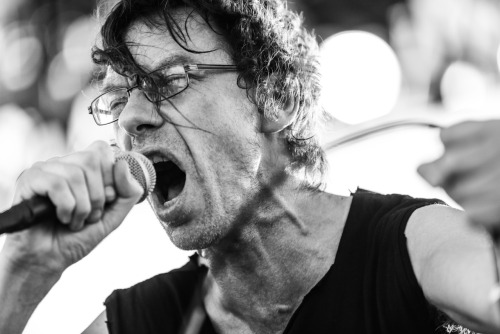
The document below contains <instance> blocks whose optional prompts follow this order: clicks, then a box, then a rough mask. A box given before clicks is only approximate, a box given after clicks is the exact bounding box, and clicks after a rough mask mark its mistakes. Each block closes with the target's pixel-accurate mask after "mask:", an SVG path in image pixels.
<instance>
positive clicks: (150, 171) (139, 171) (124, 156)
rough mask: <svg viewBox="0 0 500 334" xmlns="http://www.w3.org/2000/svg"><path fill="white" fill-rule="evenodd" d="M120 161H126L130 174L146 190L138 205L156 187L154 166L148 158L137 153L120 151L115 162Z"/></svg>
mask: <svg viewBox="0 0 500 334" xmlns="http://www.w3.org/2000/svg"><path fill="white" fill-rule="evenodd" d="M119 160H125V162H126V163H127V165H128V168H129V170H130V173H131V174H132V176H133V177H134V179H136V180H137V181H138V182H139V184H140V185H141V186H142V189H143V190H144V194H143V195H142V197H141V198H140V199H139V201H138V202H137V203H140V202H142V201H144V200H145V199H146V197H148V195H149V194H150V193H151V192H152V191H153V189H154V188H155V185H156V172H155V169H154V167H153V164H152V163H151V161H149V160H148V158H146V157H145V156H143V155H142V154H139V153H137V152H124V151H118V152H117V153H116V155H115V161H119Z"/></svg>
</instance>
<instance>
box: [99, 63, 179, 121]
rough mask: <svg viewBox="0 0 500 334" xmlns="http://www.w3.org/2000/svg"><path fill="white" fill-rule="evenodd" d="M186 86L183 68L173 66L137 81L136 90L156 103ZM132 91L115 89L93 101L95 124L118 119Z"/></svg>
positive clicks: (177, 92)
mask: <svg viewBox="0 0 500 334" xmlns="http://www.w3.org/2000/svg"><path fill="white" fill-rule="evenodd" d="M188 84H189V79H188V76H187V73H186V71H185V70H184V67H183V66H174V67H170V68H165V69H160V70H158V71H155V72H153V73H151V75H150V76H149V77H147V78H144V79H142V80H140V81H139V85H138V86H137V88H139V89H140V90H142V91H143V93H144V95H145V96H146V98H147V99H148V100H149V101H150V102H153V103H157V102H160V101H163V100H166V99H168V98H170V97H172V96H174V95H177V94H179V93H180V92H182V91H183V90H185V89H186V88H187V86H188ZM133 88H135V87H133ZM133 88H132V89H133ZM132 89H129V88H116V89H113V90H111V91H108V92H106V93H104V94H102V95H101V96H99V97H98V98H97V99H95V100H94V101H93V102H92V104H91V109H92V114H93V116H94V119H95V121H96V122H97V124H100V125H104V124H109V123H112V122H114V121H115V120H116V119H118V116H119V115H120V113H121V111H122V110H123V108H124V107H125V105H126V104H127V102H128V99H129V95H130V91H131V90H132Z"/></svg>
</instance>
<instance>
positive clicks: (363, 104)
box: [321, 31, 402, 124]
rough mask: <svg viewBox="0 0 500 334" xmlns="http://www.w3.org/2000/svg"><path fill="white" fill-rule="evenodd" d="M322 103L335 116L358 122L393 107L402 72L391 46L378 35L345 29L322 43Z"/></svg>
mask: <svg viewBox="0 0 500 334" xmlns="http://www.w3.org/2000/svg"><path fill="white" fill-rule="evenodd" d="M321 66H322V75H323V78H322V85H323V94H322V98H321V103H322V105H323V106H324V108H325V109H326V110H327V111H328V112H330V113H331V114H332V115H333V116H334V117H335V118H337V119H339V120H340V121H342V122H345V123H349V124H357V123H361V122H364V121H367V120H370V119H374V118H377V117H380V116H383V115H385V114H387V113H389V112H390V111H392V109H393V108H394V106H395V104H396V102H397V99H398V97H399V93H400V91H401V81H402V74H401V68H400V65H399V61H398V59H397V57H396V54H395V53H394V51H393V50H392V49H391V47H390V46H389V45H388V44H387V43H386V42H385V41H384V40H382V39H381V38H380V37H378V36H376V35H374V34H371V33H368V32H363V31H348V32H343V33H340V34H336V35H333V36H331V37H329V38H327V39H326V40H325V41H324V42H323V44H322V45H321Z"/></svg>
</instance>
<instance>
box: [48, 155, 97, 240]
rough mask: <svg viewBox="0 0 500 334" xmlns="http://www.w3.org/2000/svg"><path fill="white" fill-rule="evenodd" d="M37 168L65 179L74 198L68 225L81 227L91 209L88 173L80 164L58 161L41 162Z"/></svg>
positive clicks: (77, 228) (74, 227) (74, 228)
mask: <svg viewBox="0 0 500 334" xmlns="http://www.w3.org/2000/svg"><path fill="white" fill-rule="evenodd" d="M39 168H40V169H41V170H43V171H45V172H47V173H53V174H55V175H58V176H59V177H60V178H62V179H65V180H66V182H67V184H68V186H69V188H70V191H71V193H72V194H73V198H74V199H75V205H74V209H73V213H72V218H71V221H70V223H69V227H70V229H71V230H73V231H77V230H80V229H82V227H83V225H84V222H85V220H86V219H87V218H88V217H89V215H90V212H91V210H92V205H91V199H90V189H89V185H88V181H87V179H88V175H86V174H88V173H86V171H85V170H84V169H83V167H82V166H77V165H72V164H68V163H62V162H60V161H58V162H57V163H56V162H46V163H44V164H41V165H40V167H39ZM101 188H102V186H101Z"/></svg>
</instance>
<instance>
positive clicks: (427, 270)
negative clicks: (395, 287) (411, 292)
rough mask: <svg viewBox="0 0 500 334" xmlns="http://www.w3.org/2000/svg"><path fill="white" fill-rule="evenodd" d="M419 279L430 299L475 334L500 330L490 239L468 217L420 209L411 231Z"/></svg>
mask: <svg viewBox="0 0 500 334" xmlns="http://www.w3.org/2000/svg"><path fill="white" fill-rule="evenodd" d="M405 234H406V238H407V244H408V251H409V254H410V259H411V262H412V266H413V269H414V272H415V275H416V277H417V280H418V282H419V284H420V286H421V287H422V290H423V292H424V294H425V296H426V298H427V300H428V301H429V302H430V303H432V304H434V305H435V306H437V307H438V308H440V309H441V310H442V311H444V312H445V313H447V314H448V315H449V316H450V317H451V318H452V319H454V320H455V321H457V322H459V323H460V324H462V325H464V326H467V327H469V328H471V329H473V330H477V331H486V332H487V330H488V329H490V330H491V328H492V326H493V324H496V326H497V330H498V327H500V308H499V307H498V305H494V304H492V303H490V302H489V292H490V289H491V288H492V287H493V286H494V284H495V268H494V266H493V264H494V258H493V253H492V248H491V242H490V240H489V238H488V235H487V234H486V233H485V232H484V231H482V230H480V229H479V228H476V227H474V226H472V225H471V224H469V223H468V221H467V218H466V215H465V213H464V212H462V211H460V210H456V209H452V208H450V207H446V206H440V205H433V206H428V207H423V208H421V209H418V210H416V211H415V212H414V213H413V215H412V216H411V218H410V220H409V221H408V225H407V227H406V230H405Z"/></svg>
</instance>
